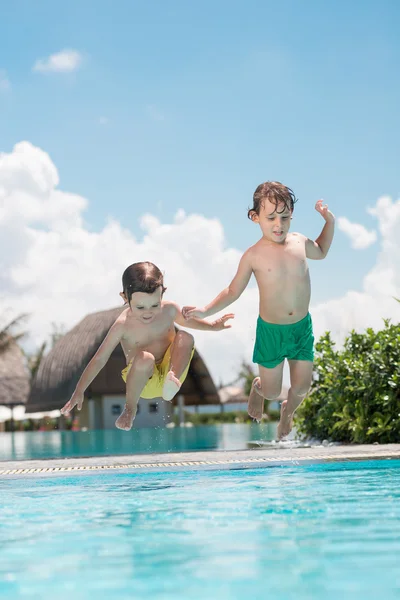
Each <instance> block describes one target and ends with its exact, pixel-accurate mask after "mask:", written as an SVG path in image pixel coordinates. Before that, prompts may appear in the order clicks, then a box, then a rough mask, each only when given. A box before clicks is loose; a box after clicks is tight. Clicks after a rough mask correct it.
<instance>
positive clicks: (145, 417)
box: [89, 395, 174, 429]
mask: <svg viewBox="0 0 400 600" xmlns="http://www.w3.org/2000/svg"><path fill="white" fill-rule="evenodd" d="M124 406H125V396H122V395H121V396H103V398H102V411H103V415H102V416H103V419H102V421H103V428H104V429H113V428H114V427H115V421H116V420H117V418H118V416H119V415H120V414H121V412H122V411H123V409H124ZM173 413H174V410H173V405H172V403H171V402H165V400H161V399H156V398H155V399H152V400H145V399H143V398H141V399H140V400H139V406H138V412H137V414H136V418H135V420H134V422H133V427H136V428H139V427H165V425H166V424H167V423H170V422H171V420H172V417H173ZM93 425H94V423H93ZM93 425H92V423H90V425H89V426H90V429H94V428H95V427H94V426H93Z"/></svg>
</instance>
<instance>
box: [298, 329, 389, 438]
mask: <svg viewBox="0 0 400 600" xmlns="http://www.w3.org/2000/svg"><path fill="white" fill-rule="evenodd" d="M384 324H385V327H384V329H382V330H381V331H378V332H375V331H373V330H372V329H367V330H366V332H365V333H363V334H359V333H356V332H355V331H352V332H351V333H350V335H349V337H348V338H346V341H345V344H344V347H343V349H342V350H339V351H337V350H335V349H334V342H333V341H332V339H331V337H330V333H329V332H328V333H325V335H323V336H322V337H321V338H320V340H319V341H318V342H317V344H316V358H315V365H314V381H313V383H312V386H311V392H310V395H309V396H308V397H307V398H306V400H305V401H304V402H303V404H302V406H301V407H300V408H299V410H298V414H297V417H296V426H297V429H298V431H299V433H301V434H303V435H304V436H306V437H313V438H316V439H319V440H323V439H326V440H331V441H335V442H347V443H357V444H366V443H374V442H378V443H381V444H387V443H396V442H400V325H392V324H390V322H389V321H388V320H385V321H384Z"/></svg>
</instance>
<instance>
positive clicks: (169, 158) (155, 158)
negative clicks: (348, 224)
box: [0, 0, 400, 301]
mask: <svg viewBox="0 0 400 600" xmlns="http://www.w3.org/2000/svg"><path fill="white" fill-rule="evenodd" d="M399 25H400V5H399V4H398V3H397V2H396V1H395V0H392V1H389V0H381V1H379V2H378V1H369V0H363V1H358V0H352V1H351V2H348V1H347V2H344V1H341V0H339V1H335V2H333V1H332V2H324V1H322V0H321V1H316V0H314V1H310V0H304V1H302V2H298V1H287V0H286V1H285V0H280V1H279V2H275V1H274V2H269V1H266V0H265V1H254V0H247V1H246V2H244V1H240V2H239V1H232V0H230V1H225V0H217V1H216V0H214V1H209V0H204V1H202V2H196V3H195V2H189V1H183V0H182V1H176V0H163V1H161V0H160V1H151V0H149V1H147V2H142V1H140V2H139V1H134V0H131V1H125V0H119V1H118V2H117V3H113V2H111V1H109V2H104V1H102V0H96V1H93V0H85V1H84V2H82V1H79V2H78V1H75V0H69V1H68V2H67V3H54V1H42V0H37V1H36V2H34V3H33V2H30V1H28V0H26V1H21V0H14V2H12V3H7V4H5V3H3V4H2V6H1V7H0V70H3V72H4V73H5V74H6V77H7V80H8V81H9V89H8V90H3V92H2V93H0V151H2V152H11V150H12V148H13V146H14V144H15V143H17V142H19V141H21V140H28V141H30V142H32V143H33V144H34V145H36V146H38V147H40V148H42V149H43V150H44V151H46V152H47V153H49V155H50V157H51V159H52V160H53V162H54V163H55V165H56V167H57V169H58V171H59V174H60V188H61V189H63V190H65V191H68V192H73V193H77V194H79V195H82V196H84V197H86V198H87V199H88V200H89V206H88V209H87V210H86V212H85V213H84V218H85V222H86V226H87V228H88V229H89V230H92V231H99V230H100V229H101V228H102V227H104V225H105V223H106V222H107V219H108V218H109V217H113V218H115V219H118V220H119V221H120V223H121V224H122V225H123V226H124V227H126V228H127V229H129V230H130V231H131V232H132V233H133V234H134V235H135V236H137V237H139V238H140V237H141V236H142V232H141V230H140V227H139V218H140V216H141V215H142V214H143V213H145V212H150V213H152V214H154V215H156V216H158V218H159V219H160V221H161V222H163V223H168V222H170V221H171V220H172V218H173V216H174V214H175V213H176V212H177V210H178V209H180V208H183V209H184V210H185V211H186V213H188V214H190V213H200V214H202V215H204V216H205V217H207V218H212V217H216V218H218V219H220V220H221V222H222V223H223V226H224V231H225V235H226V243H227V245H228V246H230V247H233V248H236V249H238V250H240V251H243V250H245V249H246V248H247V247H248V246H249V245H251V244H252V243H254V242H255V241H256V240H257V239H258V235H259V232H258V230H257V228H256V226H254V225H253V224H251V223H250V222H249V221H248V220H247V217H246V211H247V207H248V205H249V204H250V203H251V198H252V194H253V191H254V189H255V187H256V186H257V185H258V184H259V183H260V182H262V181H265V180H268V179H276V180H280V181H282V182H284V183H285V184H287V185H289V186H290V187H292V188H293V190H294V191H295V193H296V195H297V196H298V197H299V202H298V204H297V206H296V211H295V219H294V221H293V225H292V229H293V230H298V231H301V232H303V233H305V234H307V235H309V236H310V237H316V236H317V235H318V233H319V231H320V229H321V227H322V224H323V223H322V221H321V218H320V217H319V215H318V214H317V213H316V212H315V211H314V208H313V207H314V204H315V201H316V200H317V199H318V198H320V197H323V198H324V199H325V200H326V201H327V202H328V203H329V205H330V207H331V208H332V211H333V212H334V213H335V214H336V215H337V216H346V217H347V218H348V219H349V220H350V221H352V222H356V223H360V224H363V225H364V226H365V227H366V228H367V229H372V228H375V226H376V221H375V219H374V218H373V217H372V216H371V215H369V214H368V213H367V212H366V207H367V206H373V205H375V203H376V201H377V198H378V197H379V196H381V195H383V194H388V195H390V196H392V197H393V198H394V199H397V198H398V197H399V192H400V181H399V147H398V145H399V131H400V116H399V109H398V107H399V106H400V83H399V72H400V41H399V39H400V36H399V34H398V32H399ZM63 49H74V50H76V51H78V52H79V53H80V54H81V55H82V57H83V62H82V65H81V66H80V68H79V69H77V70H76V71H75V72H71V73H41V72H37V71H34V70H33V65H34V64H35V62H36V61H37V60H38V59H46V57H48V56H49V55H52V54H54V53H57V52H60V51H62V50H63ZM101 118H103V119H104V122H103V123H101V121H100V119H101ZM378 250H379V246H378V244H374V245H372V246H370V247H368V248H367V249H365V250H362V251H357V250H354V249H352V248H351V246H350V240H349V238H348V236H346V235H345V234H344V233H343V232H341V231H338V232H337V234H336V237H335V241H334V245H333V247H332V250H331V254H330V256H329V258H328V260H327V261H323V262H322V263H318V264H315V263H314V264H313V265H312V266H311V268H312V276H313V295H314V296H313V298H314V301H325V300H328V299H330V298H334V297H336V296H339V295H341V294H343V293H345V291H346V290H348V289H354V290H358V289H360V288H361V285H362V279H363V277H364V275H365V274H366V273H367V272H368V270H369V269H370V268H371V266H372V265H373V264H374V262H375V260H376V256H377V252H378ZM194 300H195V299H194Z"/></svg>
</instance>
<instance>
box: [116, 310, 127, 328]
mask: <svg viewBox="0 0 400 600" xmlns="http://www.w3.org/2000/svg"><path fill="white" fill-rule="evenodd" d="M128 317H129V307H127V308H125V309H124V310H123V311H121V313H120V314H119V315H118V317H117V318H116V319H115V321H114V325H113V327H123V326H124V325H125V324H126V322H127V320H128Z"/></svg>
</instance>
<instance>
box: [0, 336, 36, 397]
mask: <svg viewBox="0 0 400 600" xmlns="http://www.w3.org/2000/svg"><path fill="white" fill-rule="evenodd" d="M29 379H30V378H29V371H28V369H27V367H26V365H25V359H24V355H23V353H22V350H21V348H20V347H19V346H18V344H17V342H16V341H15V340H13V339H10V340H9V341H8V342H7V345H6V346H4V347H3V348H2V349H1V351H0V406H8V407H10V408H11V407H13V406H17V405H19V404H26V402H27V400H28V394H29Z"/></svg>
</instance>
